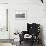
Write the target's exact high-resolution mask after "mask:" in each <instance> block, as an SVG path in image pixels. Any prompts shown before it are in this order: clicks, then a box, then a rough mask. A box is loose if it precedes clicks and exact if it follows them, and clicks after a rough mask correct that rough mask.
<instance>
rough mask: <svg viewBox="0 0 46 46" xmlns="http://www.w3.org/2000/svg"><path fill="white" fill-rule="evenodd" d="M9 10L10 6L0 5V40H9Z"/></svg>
mask: <svg viewBox="0 0 46 46" xmlns="http://www.w3.org/2000/svg"><path fill="white" fill-rule="evenodd" d="M7 9H8V4H0V39H9V32H8V31H6V30H7Z"/></svg>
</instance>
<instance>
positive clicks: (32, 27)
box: [27, 23, 40, 35]
mask: <svg viewBox="0 0 46 46" xmlns="http://www.w3.org/2000/svg"><path fill="white" fill-rule="evenodd" d="M27 30H28V33H29V34H31V35H32V34H34V35H36V34H38V32H40V24H36V23H32V24H29V23H27Z"/></svg>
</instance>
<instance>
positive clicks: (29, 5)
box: [9, 0, 46, 40]
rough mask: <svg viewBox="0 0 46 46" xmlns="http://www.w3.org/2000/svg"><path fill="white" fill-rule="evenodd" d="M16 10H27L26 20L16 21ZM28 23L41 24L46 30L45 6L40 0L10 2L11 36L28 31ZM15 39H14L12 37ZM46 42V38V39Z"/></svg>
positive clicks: (13, 0)
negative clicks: (17, 32)
mask: <svg viewBox="0 0 46 46" xmlns="http://www.w3.org/2000/svg"><path fill="white" fill-rule="evenodd" d="M16 10H27V19H26V20H16V19H15V11H16ZM27 22H28V23H33V22H36V23H40V24H41V25H42V26H43V31H44V32H45V30H46V16H45V6H44V5H43V4H42V2H41V1H40V0H12V1H11V0H10V1H9V31H10V32H11V33H10V34H11V36H12V35H13V33H14V32H15V31H16V30H18V31H19V32H20V31H22V30H26V29H27V28H26V27H27ZM11 38H13V37H11ZM45 40H46V37H45Z"/></svg>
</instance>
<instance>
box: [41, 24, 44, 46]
mask: <svg viewBox="0 0 46 46" xmlns="http://www.w3.org/2000/svg"><path fill="white" fill-rule="evenodd" d="M40 39H41V40H42V45H43V46H44V37H43V26H42V25H40Z"/></svg>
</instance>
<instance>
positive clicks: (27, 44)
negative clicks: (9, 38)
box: [19, 42, 43, 46]
mask: <svg viewBox="0 0 46 46" xmlns="http://www.w3.org/2000/svg"><path fill="white" fill-rule="evenodd" d="M19 46H31V43H30V44H29V43H25V42H22V43H21V45H19ZM33 46H43V45H42V44H34V45H33Z"/></svg>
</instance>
